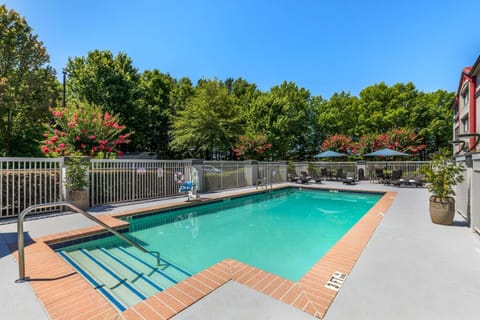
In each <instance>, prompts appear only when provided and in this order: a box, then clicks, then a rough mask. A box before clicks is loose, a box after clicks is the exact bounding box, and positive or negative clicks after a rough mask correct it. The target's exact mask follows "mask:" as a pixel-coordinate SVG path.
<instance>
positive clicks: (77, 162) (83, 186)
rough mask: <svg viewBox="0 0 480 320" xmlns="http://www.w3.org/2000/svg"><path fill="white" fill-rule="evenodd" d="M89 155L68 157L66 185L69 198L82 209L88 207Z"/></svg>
mask: <svg viewBox="0 0 480 320" xmlns="http://www.w3.org/2000/svg"><path fill="white" fill-rule="evenodd" d="M88 167H89V162H88V157H82V156H78V155H75V156H73V157H70V158H68V159H67V169H66V187H67V190H68V200H69V201H71V202H72V203H73V204H74V205H76V206H77V207H79V208H80V209H86V208H88V205H89V203H88V189H87V187H88Z"/></svg>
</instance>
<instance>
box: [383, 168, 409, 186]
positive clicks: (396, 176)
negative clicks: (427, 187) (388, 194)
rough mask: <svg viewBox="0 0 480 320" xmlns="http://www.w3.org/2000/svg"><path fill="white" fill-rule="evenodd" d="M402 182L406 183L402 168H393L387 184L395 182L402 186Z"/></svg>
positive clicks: (396, 184) (394, 183)
mask: <svg viewBox="0 0 480 320" xmlns="http://www.w3.org/2000/svg"><path fill="white" fill-rule="evenodd" d="M402 183H405V180H404V179H402V170H393V172H392V176H391V177H390V179H389V180H387V181H386V182H385V184H393V185H395V186H400V185H401V184H402Z"/></svg>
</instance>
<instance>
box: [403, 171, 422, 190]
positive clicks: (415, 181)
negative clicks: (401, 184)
mask: <svg viewBox="0 0 480 320" xmlns="http://www.w3.org/2000/svg"><path fill="white" fill-rule="evenodd" d="M407 183H408V185H409V186H415V188H417V187H423V185H424V184H425V175H424V174H419V175H418V176H415V177H412V178H409V179H408V180H407Z"/></svg>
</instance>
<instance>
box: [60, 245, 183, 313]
mask: <svg viewBox="0 0 480 320" xmlns="http://www.w3.org/2000/svg"><path fill="white" fill-rule="evenodd" d="M59 254H60V255H61V256H62V257H63V258H64V259H65V260H67V262H69V263H70V264H71V265H73V267H74V268H75V269H76V270H77V271H78V272H79V273H80V274H82V275H83V276H84V277H85V278H86V279H87V280H88V281H89V282H90V283H92V285H93V286H94V287H95V288H96V289H97V290H99V291H100V292H101V293H102V294H103V295H104V296H105V297H106V298H107V299H108V300H109V301H111V302H112V304H113V305H114V306H115V307H117V308H118V309H119V310H120V311H123V310H125V309H126V308H128V307H130V306H132V305H134V304H136V303H138V302H140V301H142V300H144V299H146V298H148V297H150V296H152V295H154V294H156V293H157V292H160V291H162V290H163V289H166V288H168V287H170V286H172V285H175V284H176V283H178V282H180V281H182V280H184V279H185V278H187V277H189V276H191V274H190V273H189V272H188V271H186V270H184V269H183V268H181V267H179V266H176V265H174V264H172V263H170V262H169V261H167V260H165V259H163V258H162V259H161V264H160V265H159V266H157V259H156V257H155V256H154V255H153V254H152V255H150V254H145V253H142V252H139V251H138V250H136V249H135V248H131V247H129V248H124V247H122V246H114V247H110V248H108V249H106V248H90V249H76V250H72V251H64V250H61V251H59Z"/></svg>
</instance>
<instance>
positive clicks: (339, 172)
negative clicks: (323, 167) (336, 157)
mask: <svg viewBox="0 0 480 320" xmlns="http://www.w3.org/2000/svg"><path fill="white" fill-rule="evenodd" d="M342 179H343V169H337V174H336V175H335V180H342Z"/></svg>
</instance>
